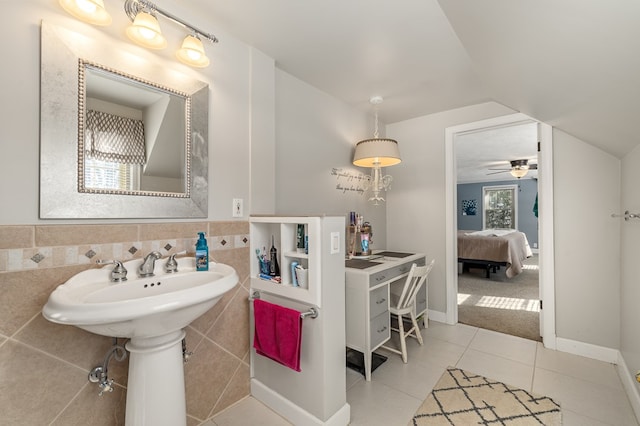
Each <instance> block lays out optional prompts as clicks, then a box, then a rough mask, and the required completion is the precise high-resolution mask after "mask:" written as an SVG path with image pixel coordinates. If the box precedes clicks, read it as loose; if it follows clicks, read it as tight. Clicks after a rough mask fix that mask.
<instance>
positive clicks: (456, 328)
mask: <svg viewBox="0 0 640 426" xmlns="http://www.w3.org/2000/svg"><path fill="white" fill-rule="evenodd" d="M477 332H478V328H477V327H471V326H469V325H464V324H456V325H448V324H443V323H440V322H435V321H429V328H427V329H424V330H423V331H422V335H423V336H429V337H435V338H437V339H440V340H446V341H447V342H451V343H455V344H456V345H460V346H465V347H466V346H468V345H469V343H471V340H472V339H473V336H475V335H476V333H477Z"/></svg>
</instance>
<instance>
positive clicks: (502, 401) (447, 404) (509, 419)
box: [409, 367, 562, 426]
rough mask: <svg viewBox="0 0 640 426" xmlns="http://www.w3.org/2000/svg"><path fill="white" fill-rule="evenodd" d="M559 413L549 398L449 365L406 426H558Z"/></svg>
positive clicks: (557, 406)
mask: <svg viewBox="0 0 640 426" xmlns="http://www.w3.org/2000/svg"><path fill="white" fill-rule="evenodd" d="M561 416H562V414H561V412H560V406H559V405H558V404H557V403H556V402H555V401H554V400H552V399H551V398H549V397H545V396H540V395H534V394H532V393H530V392H528V391H526V390H523V389H518V388H514V387H512V386H509V385H506V384H504V383H501V382H497V381H495V380H491V379H487V378H486V377H482V376H479V375H477V374H474V373H469V372H467V371H464V370H460V369H458V368H453V367H448V368H447V370H446V371H445V372H444V373H443V374H442V376H441V377H440V379H439V380H438V383H436V385H435V387H434V388H433V390H432V391H431V393H430V394H429V396H428V397H427V399H425V401H424V402H423V403H422V405H421V406H420V408H418V411H416V414H415V415H414V416H413V419H412V420H411V422H409V425H414V426H418V425H434V426H435V425H447V426H449V425H460V426H466V425H489V424H496V425H513V426H525V425H546V426H555V425H558V426H559V425H561V424H562V417H561Z"/></svg>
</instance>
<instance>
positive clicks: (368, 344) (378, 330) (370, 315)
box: [345, 251, 427, 381]
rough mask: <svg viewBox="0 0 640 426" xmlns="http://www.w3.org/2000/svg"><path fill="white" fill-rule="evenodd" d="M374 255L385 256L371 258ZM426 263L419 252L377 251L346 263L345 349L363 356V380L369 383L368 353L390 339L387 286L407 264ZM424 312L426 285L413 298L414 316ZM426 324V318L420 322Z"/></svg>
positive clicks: (401, 276) (404, 271) (403, 273)
mask: <svg viewBox="0 0 640 426" xmlns="http://www.w3.org/2000/svg"><path fill="white" fill-rule="evenodd" d="M377 254H386V255H385V256H384V257H382V258H375V256H376V255H377ZM413 263H416V264H417V265H418V266H424V265H425V264H426V258H425V256H424V254H421V253H412V254H410V253H399V252H391V251H381V252H378V253H374V258H372V259H370V260H362V259H353V260H349V261H347V262H346V268H345V275H346V280H345V286H346V299H345V303H346V332H347V336H346V337H347V347H348V348H351V349H355V350H357V351H360V352H362V353H363V354H364V369H365V379H366V380H367V381H370V380H371V353H372V352H373V351H374V350H376V349H377V348H379V347H380V346H381V345H382V344H383V343H385V342H386V341H387V340H389V339H390V337H391V327H390V325H391V324H390V317H389V287H390V284H391V283H392V282H394V281H396V280H402V279H404V278H406V276H407V274H408V273H409V269H411V265H412V264H413ZM426 312H427V286H426V285H424V286H423V287H422V289H421V290H420V293H419V294H418V296H417V297H416V316H418V317H419V316H420V315H425V316H426ZM424 320H425V321H426V319H424Z"/></svg>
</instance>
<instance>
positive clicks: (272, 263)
mask: <svg viewBox="0 0 640 426" xmlns="http://www.w3.org/2000/svg"><path fill="white" fill-rule="evenodd" d="M269 275H271V276H272V277H279V276H280V267H279V266H278V250H277V249H276V245H275V240H274V237H273V235H272V236H271V250H269Z"/></svg>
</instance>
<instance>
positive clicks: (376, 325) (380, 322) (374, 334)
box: [370, 312, 391, 350]
mask: <svg viewBox="0 0 640 426" xmlns="http://www.w3.org/2000/svg"><path fill="white" fill-rule="evenodd" d="M389 321H390V320H389V312H384V313H382V314H380V315H378V316H377V317H375V318H374V319H372V320H371V339H370V342H371V345H370V348H371V349H372V350H373V349H374V348H375V347H376V346H378V345H380V344H381V343H383V342H385V341H387V340H388V339H389V337H391V328H390V323H389Z"/></svg>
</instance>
